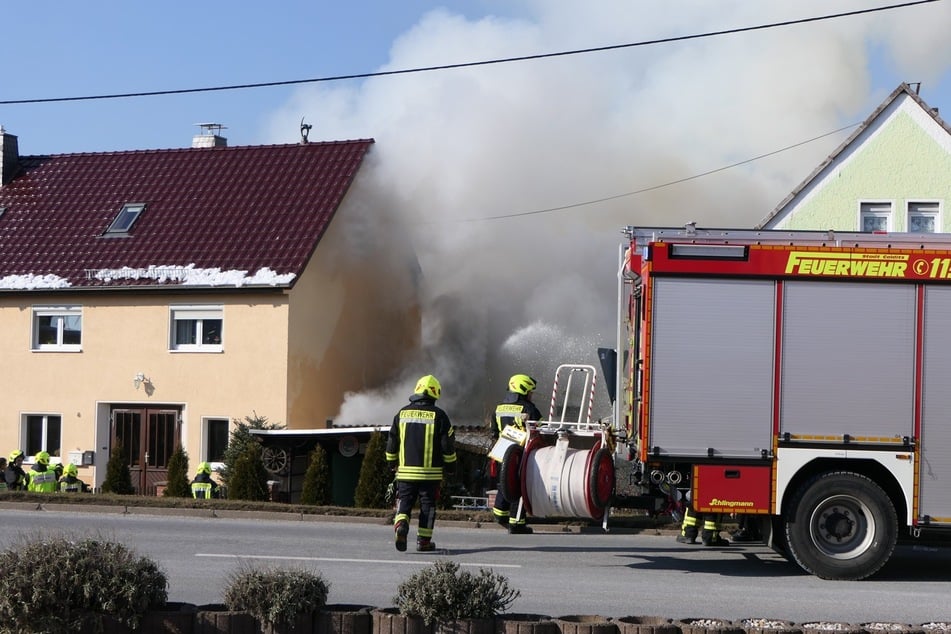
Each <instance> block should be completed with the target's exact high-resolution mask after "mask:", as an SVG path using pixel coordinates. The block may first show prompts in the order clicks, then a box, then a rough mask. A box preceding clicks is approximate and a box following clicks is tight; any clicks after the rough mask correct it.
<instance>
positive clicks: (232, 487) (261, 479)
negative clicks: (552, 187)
mask: <svg viewBox="0 0 951 634" xmlns="http://www.w3.org/2000/svg"><path fill="white" fill-rule="evenodd" d="M267 480H268V475H267V469H265V468H264V463H263V462H261V447H260V446H259V445H258V444H257V443H254V444H249V445H247V446H246V447H245V450H244V453H243V454H241V455H240V456H239V457H238V459H237V460H236V461H235V463H234V467H233V468H232V470H231V477H230V479H229V482H228V498H229V499H232V500H259V501H263V500H267V499H268V497H269V496H268V488H267Z"/></svg>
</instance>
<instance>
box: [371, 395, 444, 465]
mask: <svg viewBox="0 0 951 634" xmlns="http://www.w3.org/2000/svg"><path fill="white" fill-rule="evenodd" d="M409 400H410V402H409V405H406V406H405V407H403V408H402V409H401V410H400V411H399V412H397V413H396V416H394V417H393V424H392V426H391V427H390V433H389V435H388V436H387V439H386V460H387V462H390V463H394V462H398V464H399V466H398V467H397V470H396V479H397V480H408V481H417V482H419V481H427V480H442V475H443V465H446V464H451V463H455V462H456V447H455V429H453V426H452V422H451V421H450V420H449V416H448V415H447V414H446V412H444V411H443V410H442V409H440V408H439V407H437V406H436V402H435V401H434V400H433V399H431V398H429V397H427V396H423V395H418V394H414V395H413V396H411V397H410V399H409Z"/></svg>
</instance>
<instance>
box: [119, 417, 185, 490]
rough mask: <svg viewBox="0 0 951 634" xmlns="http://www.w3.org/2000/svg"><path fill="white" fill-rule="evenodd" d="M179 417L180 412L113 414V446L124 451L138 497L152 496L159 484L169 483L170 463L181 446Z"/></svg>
mask: <svg viewBox="0 0 951 634" xmlns="http://www.w3.org/2000/svg"><path fill="white" fill-rule="evenodd" d="M180 414H181V411H180V410H178V409H149V408H134V407H128V408H121V409H114V410H112V446H113V447H115V446H116V445H120V446H121V447H122V449H123V450H124V452H125V456H126V459H127V460H128V463H129V471H130V473H131V474H132V486H133V487H134V488H135V490H136V493H138V494H139V495H153V494H154V493H155V484H156V482H164V481H166V480H167V479H168V460H169V458H171V456H172V453H173V452H174V451H175V448H176V447H178V446H179V444H180V443H181V420H180Z"/></svg>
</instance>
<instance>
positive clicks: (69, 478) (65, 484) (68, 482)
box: [59, 463, 89, 493]
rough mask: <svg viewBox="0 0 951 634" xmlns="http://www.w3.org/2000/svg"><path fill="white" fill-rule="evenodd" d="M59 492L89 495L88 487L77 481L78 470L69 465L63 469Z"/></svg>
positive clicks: (74, 466)
mask: <svg viewBox="0 0 951 634" xmlns="http://www.w3.org/2000/svg"><path fill="white" fill-rule="evenodd" d="M59 490H60V492H61V493H89V485H88V484H86V483H85V482H83V481H82V480H80V479H79V468H78V467H76V465H74V464H72V463H70V464H68V465H66V466H65V467H63V476H62V477H61V478H60V479H59Z"/></svg>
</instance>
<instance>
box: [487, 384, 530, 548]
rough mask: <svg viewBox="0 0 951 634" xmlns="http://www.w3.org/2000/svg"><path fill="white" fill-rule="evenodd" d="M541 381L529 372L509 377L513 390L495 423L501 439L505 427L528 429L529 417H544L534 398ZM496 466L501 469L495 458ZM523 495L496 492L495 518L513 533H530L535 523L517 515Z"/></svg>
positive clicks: (498, 407) (494, 432)
mask: <svg viewBox="0 0 951 634" xmlns="http://www.w3.org/2000/svg"><path fill="white" fill-rule="evenodd" d="M536 385H537V382H536V381H535V379H533V378H532V377H530V376H528V375H527V374H516V375H514V376H513V377H512V378H510V379H509V391H508V394H506V395H505V398H503V399H502V402H501V403H499V404H498V405H496V407H495V425H493V426H492V437H493V438H494V439H496V440H498V438H499V435H500V434H501V433H502V430H503V429H505V427H506V426H507V425H513V426H515V427H517V428H518V429H520V430H522V431H524V430H525V421H526V420H534V421H538V420H541V418H542V414H541V412H539V411H538V408H537V407H535V403H533V402H532V392H534V391H535V387H536ZM492 468H493V470H494V469H497V468H498V467H497V465H496V463H495V462H494V461H493V463H492ZM518 502H519V498H515V499H514V500H507V499H505V497H503V495H502V492H501V491H498V492H496V494H495V504H494V505H493V507H492V514H493V515H494V516H495V521H497V522H498V523H499V524H501V525H502V526H503V527H505V528H507V529H508V531H509V533H512V534H513V535H518V534H526V535H527V534H529V533H531V532H532V529H531V527H529V526H527V525H526V524H525V517H524V516H522V517H517V518H516V517H513V516H512V507H513V506H514V507H515V509H516V511H517V509H518Z"/></svg>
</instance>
